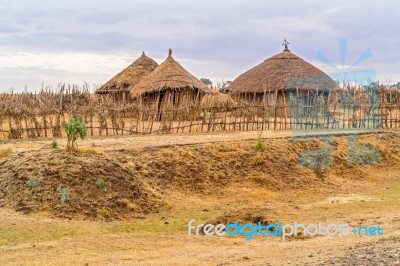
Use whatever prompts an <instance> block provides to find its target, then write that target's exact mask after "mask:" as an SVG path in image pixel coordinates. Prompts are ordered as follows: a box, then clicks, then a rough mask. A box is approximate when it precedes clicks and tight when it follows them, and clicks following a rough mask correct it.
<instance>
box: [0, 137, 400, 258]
mask: <svg viewBox="0 0 400 266" xmlns="http://www.w3.org/2000/svg"><path fill="white" fill-rule="evenodd" d="M263 137H264V143H265V149H264V150H257V149H256V148H255V145H256V142H257V132H225V133H219V134H217V133H215V134H195V135H193V134H192V135H189V134H176V135H143V136H120V137H108V138H106V137H103V138H100V137H96V138H88V139H86V140H84V141H81V142H79V143H78V144H79V149H80V151H79V153H77V154H67V153H66V152H64V148H65V145H66V140H65V139H56V141H57V142H58V144H59V145H58V148H56V149H53V148H52V147H51V141H50V140H48V139H37V140H9V141H5V142H1V143H0V264H1V265H334V264H336V265H399V264H400V255H399V254H400V211H399V210H400V171H399V170H400V132H399V131H385V132H378V133H363V134H359V142H360V143H363V144H370V145H372V146H374V147H375V148H377V149H379V151H380V153H381V162H380V163H376V164H356V165H349V164H348V162H347V149H346V143H347V140H346V137H345V136H343V135H336V136H333V142H332V147H333V149H332V153H333V167H332V168H328V169H307V168H302V167H300V166H299V164H298V163H297V162H298V154H299V153H301V152H302V151H304V150H307V149H316V148H318V147H320V146H321V143H320V142H319V141H318V140H308V141H296V140H293V139H292V138H291V132H289V131H282V132H272V131H265V132H264V133H263ZM32 177H36V178H37V179H32ZM32 180H33V181H35V180H36V181H38V182H39V183H37V184H33V183H32ZM98 180H103V181H104V182H103V183H102V184H99V183H97V181H98ZM60 187H62V188H67V189H68V192H69V194H68V196H69V199H68V200H66V202H65V204H61V203H60V197H59V196H60V195H61V192H60V191H59V190H58V188H60ZM130 191H131V192H132V193H130ZM191 219H196V224H199V223H200V222H211V221H221V220H226V219H228V220H230V221H231V222H234V221H236V220H237V221H243V222H252V223H253V222H255V220H256V219H259V220H263V221H269V222H277V221H282V222H284V223H293V222H300V223H304V224H308V223H318V222H321V223H322V224H329V223H348V224H349V225H350V226H359V225H380V226H382V227H383V228H384V236H381V237H366V236H362V237H359V236H354V235H351V236H348V237H330V236H323V237H322V236H318V237H308V238H307V237H302V236H297V237H291V238H289V239H287V240H285V241H282V240H281V239H280V238H278V237H260V236H257V237H255V238H254V239H252V240H251V241H246V240H245V239H244V237H227V236H225V237H216V236H209V237H207V236H204V235H200V236H188V235H187V223H188V222H189V220H191Z"/></svg>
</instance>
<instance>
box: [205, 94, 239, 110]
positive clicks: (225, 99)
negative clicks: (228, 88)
mask: <svg viewBox="0 0 400 266" xmlns="http://www.w3.org/2000/svg"><path fill="white" fill-rule="evenodd" d="M234 105H235V102H234V101H233V99H232V97H231V96H229V95H227V94H224V93H221V92H219V91H213V92H211V93H210V94H207V95H206V96H204V97H203V99H202V100H201V102H200V106H201V107H202V108H231V107H233V106H234Z"/></svg>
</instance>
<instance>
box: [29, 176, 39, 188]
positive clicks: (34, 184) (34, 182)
mask: <svg viewBox="0 0 400 266" xmlns="http://www.w3.org/2000/svg"><path fill="white" fill-rule="evenodd" d="M26 184H27V185H28V187H30V188H34V187H37V186H39V185H40V180H39V178H38V177H37V176H32V177H31V178H29V180H28V182H26Z"/></svg>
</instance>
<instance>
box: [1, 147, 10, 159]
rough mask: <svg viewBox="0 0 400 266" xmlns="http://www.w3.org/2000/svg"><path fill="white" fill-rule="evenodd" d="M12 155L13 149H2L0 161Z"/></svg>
mask: <svg viewBox="0 0 400 266" xmlns="http://www.w3.org/2000/svg"><path fill="white" fill-rule="evenodd" d="M11 153H12V149H11V148H7V149H0V159H1V158H5V157H8V156H10V155H11Z"/></svg>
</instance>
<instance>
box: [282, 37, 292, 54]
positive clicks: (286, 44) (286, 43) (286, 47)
mask: <svg viewBox="0 0 400 266" xmlns="http://www.w3.org/2000/svg"><path fill="white" fill-rule="evenodd" d="M288 44H290V43H289V42H288V41H287V40H286V38H285V40H284V41H283V43H282V45H285V50H284V51H289V48H288Z"/></svg>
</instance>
